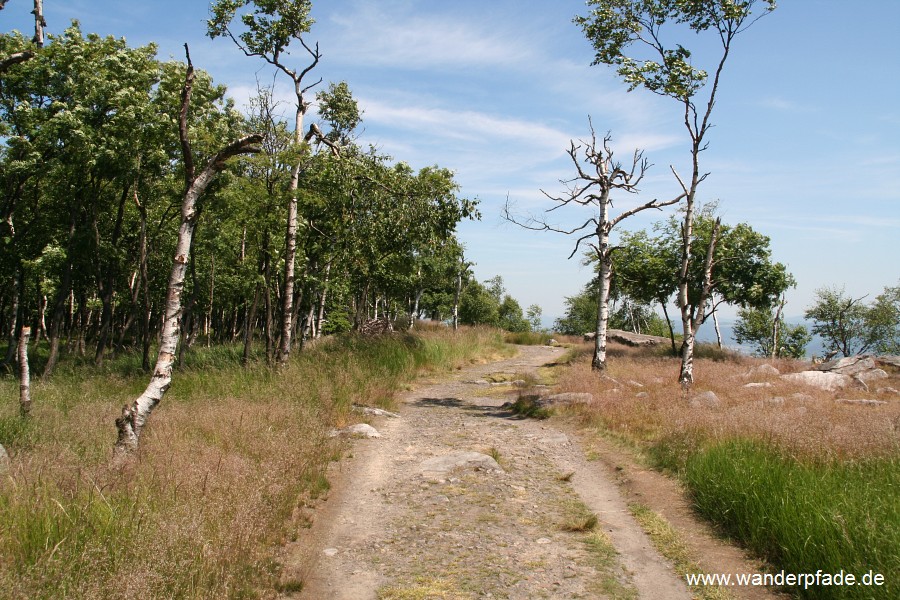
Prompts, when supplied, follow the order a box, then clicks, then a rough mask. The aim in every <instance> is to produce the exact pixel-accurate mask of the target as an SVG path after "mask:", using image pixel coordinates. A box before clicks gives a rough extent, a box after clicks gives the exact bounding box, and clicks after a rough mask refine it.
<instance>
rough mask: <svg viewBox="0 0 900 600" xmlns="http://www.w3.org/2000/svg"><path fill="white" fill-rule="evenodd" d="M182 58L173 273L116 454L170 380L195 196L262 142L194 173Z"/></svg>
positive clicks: (240, 146)
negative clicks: (152, 357) (180, 187)
mask: <svg viewBox="0 0 900 600" xmlns="http://www.w3.org/2000/svg"><path fill="white" fill-rule="evenodd" d="M185 50H187V45H185ZM187 59H188V70H187V75H186V76H185V83H184V89H183V90H182V107H181V118H180V122H179V130H180V134H181V143H182V153H183V157H184V162H185V183H186V189H185V192H184V199H183V201H182V206H181V227H180V228H179V230H178V243H177V245H176V249H175V257H174V259H173V261H172V272H171V274H170V275H169V284H168V289H167V292H166V309H165V316H164V319H163V327H162V331H161V333H160V346H159V352H158V353H157V356H156V366H155V367H154V369H153V375H152V376H151V378H150V383H149V384H148V385H147V389H145V390H144V393H143V394H141V395H140V396H139V397H138V398H137V399H136V400H134V402H132V403H130V404H126V405H125V406H124V407H122V414H121V416H120V417H119V418H118V419H116V427H117V429H118V440H117V441H116V453H117V454H118V455H123V454H126V453H128V452H132V451H134V450H137V448H138V441H139V439H140V435H141V431H142V430H143V428H144V425H146V423H147V419H148V418H149V417H150V413H151V412H152V411H153V409H154V408H155V407H156V405H157V404H159V403H160V402H161V401H162V398H163V396H164V395H165V393H166V391H167V390H168V389H169V386H170V385H171V383H172V367H173V365H174V363H175V356H176V351H177V349H178V337H179V335H178V334H179V331H178V330H179V324H180V322H181V316H182V315H181V309H182V306H181V295H182V292H183V291H184V278H185V274H186V273H187V269H188V263H189V262H190V251H191V242H192V240H193V236H194V227H195V226H196V217H197V200H198V199H199V198H200V197H201V196H202V195H203V192H204V191H205V190H206V188H207V186H209V184H210V183H211V182H212V181H213V179H215V177H216V175H217V174H218V173H219V172H220V171H222V170H223V169H224V168H225V163H226V161H227V160H228V159H229V158H231V157H233V156H236V155H238V154H246V153H249V152H258V151H259V149H258V148H257V147H255V146H254V145H253V144H258V143H259V142H261V141H262V136H261V135H259V134H253V135H248V136H245V137H243V138H240V139H238V140H236V141H234V142H232V143H231V144H229V145H228V146H226V147H225V148H224V149H222V150H221V151H219V152H218V153H217V154H216V155H215V156H213V157H212V158H211V159H210V160H209V162H208V163H207V165H206V167H204V169H203V170H202V171H201V172H200V174H199V175H198V176H196V177H194V162H193V157H192V155H191V146H190V141H189V139H188V136H187V127H188V126H187V112H188V107H189V106H190V99H191V90H192V85H193V79H194V68H193V65H191V61H190V54H188V56H187Z"/></svg>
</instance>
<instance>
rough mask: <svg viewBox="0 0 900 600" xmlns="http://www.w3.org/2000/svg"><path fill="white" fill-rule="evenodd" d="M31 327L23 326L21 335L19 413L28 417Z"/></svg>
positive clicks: (29, 406) (29, 407) (29, 411)
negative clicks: (29, 340) (29, 339)
mask: <svg viewBox="0 0 900 600" xmlns="http://www.w3.org/2000/svg"><path fill="white" fill-rule="evenodd" d="M30 336H31V327H22V333H21V335H20V336H19V414H21V415H22V416H23V417H28V416H29V415H30V414H31V374H30V373H29V370H28V338H29V337H30Z"/></svg>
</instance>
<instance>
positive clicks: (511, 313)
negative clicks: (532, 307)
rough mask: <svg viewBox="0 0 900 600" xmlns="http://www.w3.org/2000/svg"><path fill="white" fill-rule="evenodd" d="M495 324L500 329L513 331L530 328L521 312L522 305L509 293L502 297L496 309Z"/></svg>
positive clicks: (522, 330) (523, 330)
mask: <svg viewBox="0 0 900 600" xmlns="http://www.w3.org/2000/svg"><path fill="white" fill-rule="evenodd" d="M497 324H498V325H499V326H500V328H501V329H505V330H506V331H511V332H513V333H520V332H525V331H529V330H530V328H531V326H530V325H529V323H528V321H526V320H525V316H524V315H523V314H522V307H521V306H519V303H518V302H516V300H515V299H514V298H513V297H512V296H510V295H506V296H504V297H503V301H502V302H501V303H500V306H499V307H498V309H497Z"/></svg>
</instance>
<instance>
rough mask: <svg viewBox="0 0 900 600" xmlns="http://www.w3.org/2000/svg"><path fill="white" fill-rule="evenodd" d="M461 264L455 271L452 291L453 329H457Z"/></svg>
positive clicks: (461, 274) (460, 289)
mask: <svg viewBox="0 0 900 600" xmlns="http://www.w3.org/2000/svg"><path fill="white" fill-rule="evenodd" d="M462 276H463V273H462V265H460V269H459V271H458V272H457V273H456V291H455V292H454V293H453V331H456V330H457V329H459V297H460V295H461V294H462Z"/></svg>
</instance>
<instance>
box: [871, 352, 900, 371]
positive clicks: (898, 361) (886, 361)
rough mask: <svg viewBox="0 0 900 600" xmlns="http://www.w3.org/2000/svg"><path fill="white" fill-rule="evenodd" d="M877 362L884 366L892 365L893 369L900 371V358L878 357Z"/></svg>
mask: <svg viewBox="0 0 900 600" xmlns="http://www.w3.org/2000/svg"><path fill="white" fill-rule="evenodd" d="M875 362H876V363H877V364H879V365H882V366H885V365H890V366H892V367H896V368H898V369H900V356H891V355H887V356H876V357H875Z"/></svg>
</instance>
